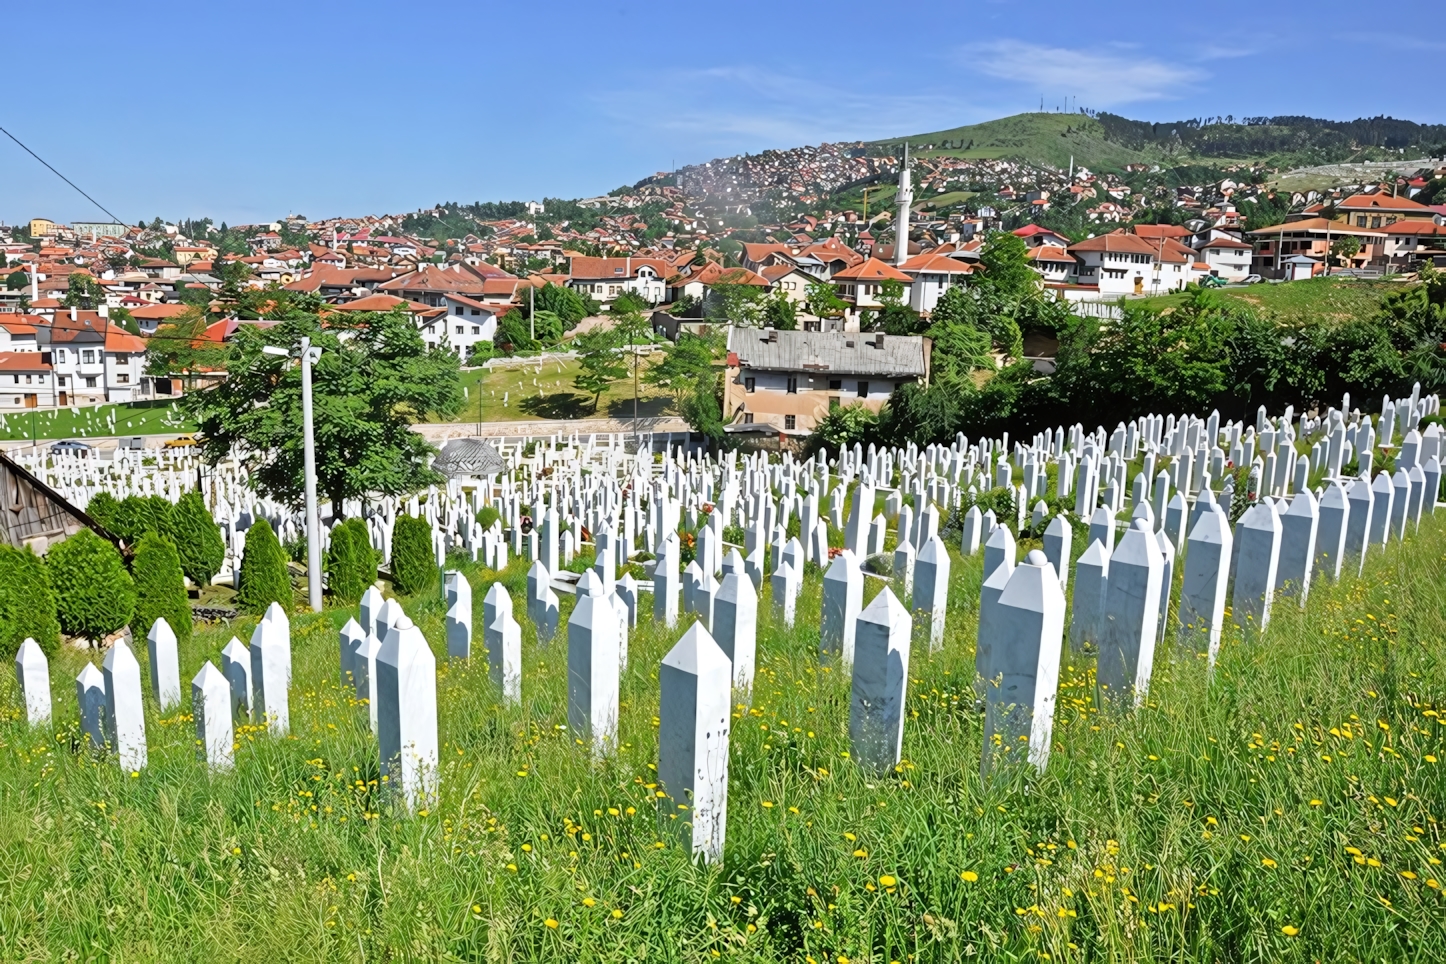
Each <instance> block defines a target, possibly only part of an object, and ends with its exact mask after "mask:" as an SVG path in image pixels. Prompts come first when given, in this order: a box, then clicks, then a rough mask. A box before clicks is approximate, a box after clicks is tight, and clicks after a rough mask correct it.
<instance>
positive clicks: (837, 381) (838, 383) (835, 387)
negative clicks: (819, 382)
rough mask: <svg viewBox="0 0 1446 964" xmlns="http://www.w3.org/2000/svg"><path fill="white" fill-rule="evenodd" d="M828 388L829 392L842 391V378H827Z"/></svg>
mask: <svg viewBox="0 0 1446 964" xmlns="http://www.w3.org/2000/svg"><path fill="white" fill-rule="evenodd" d="M828 388H829V391H831V392H837V391H842V390H843V379H842V378H830V379H829V380H828Z"/></svg>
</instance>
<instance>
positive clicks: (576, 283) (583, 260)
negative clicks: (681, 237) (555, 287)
mask: <svg viewBox="0 0 1446 964" xmlns="http://www.w3.org/2000/svg"><path fill="white" fill-rule="evenodd" d="M568 264H569V267H568V279H567V284H568V287H570V288H572V289H573V290H574V291H578V292H581V293H582V294H585V295H587V296H588V297H590V298H592V299H593V300H594V301H597V302H599V303H600V304H602V306H603V307H604V308H607V307H609V306H611V305H612V303H613V302H614V301H616V300H617V298H618V295H620V294H622V293H623V292H624V291H631V292H632V293H633V294H635V295H637V296H638V297H640V298H642V299H643V300H644V301H646V302H647V303H648V304H650V305H657V304H662V302H663V300H664V299H665V298H666V297H667V295H668V292H667V284H666V283H667V281H668V278H669V276H670V275H672V274H673V273H674V272H673V270H672V268H671V266H670V265H669V264H668V263H667V262H666V261H664V260H663V259H661V258H630V257H625V258H590V257H586V256H584V255H573V256H572V258H571V259H569V262H568Z"/></svg>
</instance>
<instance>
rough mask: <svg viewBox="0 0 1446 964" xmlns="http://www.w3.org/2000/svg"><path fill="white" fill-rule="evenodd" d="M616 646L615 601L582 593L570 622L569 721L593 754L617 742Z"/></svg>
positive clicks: (597, 755) (606, 750)
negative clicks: (613, 607)
mask: <svg viewBox="0 0 1446 964" xmlns="http://www.w3.org/2000/svg"><path fill="white" fill-rule="evenodd" d="M618 646H619V641H618V621H617V616H616V614H615V613H614V612H613V609H612V606H611V604H609V603H608V601H607V600H605V599H596V598H594V597H592V596H579V597H578V599H577V605H576V606H575V607H574V608H573V611H572V618H571V619H569V620H568V622H567V722H568V727H569V728H570V729H571V730H572V732H573V733H574V734H575V735H576V736H577V737H578V738H579V739H581V740H584V741H586V742H587V743H588V744H589V745H590V747H591V752H592V756H593V758H594V759H600V758H602V757H603V756H606V755H607V754H608V753H610V752H611V751H612V750H613V749H614V748H615V747H616V746H617V733H618V683H619V681H618V664H619V656H618Z"/></svg>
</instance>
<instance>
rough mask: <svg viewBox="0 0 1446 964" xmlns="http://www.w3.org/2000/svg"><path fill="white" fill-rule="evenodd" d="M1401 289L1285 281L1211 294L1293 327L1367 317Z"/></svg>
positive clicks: (1169, 301)
mask: <svg viewBox="0 0 1446 964" xmlns="http://www.w3.org/2000/svg"><path fill="white" fill-rule="evenodd" d="M1400 287H1401V283H1400V282H1397V281H1374V280H1364V279H1356V278H1311V279H1309V280H1307V281H1286V282H1282V283H1281V284H1258V285H1250V286H1249V287H1244V288H1223V289H1220V290H1217V291H1215V292H1213V294H1215V295H1216V296H1217V297H1219V298H1221V299H1222V300H1224V301H1226V302H1231V301H1233V302H1238V303H1240V304H1243V305H1248V306H1250V307H1251V308H1254V309H1255V310H1257V311H1259V312H1262V313H1264V314H1268V315H1271V316H1273V317H1275V318H1277V319H1279V320H1280V321H1282V322H1288V323H1291V324H1296V323H1301V322H1306V321H1311V320H1316V319H1324V320H1329V321H1346V320H1348V319H1351V318H1366V317H1369V316H1371V315H1372V314H1374V313H1375V311H1376V309H1377V307H1378V306H1379V305H1380V303H1381V299H1382V298H1384V297H1385V296H1386V295H1387V294H1388V293H1389V292H1392V291H1397V290H1399V289H1400ZM1189 297H1190V296H1189V295H1188V294H1185V293H1183V292H1177V293H1175V294H1169V295H1160V296H1158V297H1154V298H1143V299H1140V301H1141V303H1143V304H1147V305H1152V306H1155V307H1160V308H1169V307H1172V306H1174V305H1177V304H1180V303H1181V302H1183V301H1185V300H1186V299H1187V298H1189Z"/></svg>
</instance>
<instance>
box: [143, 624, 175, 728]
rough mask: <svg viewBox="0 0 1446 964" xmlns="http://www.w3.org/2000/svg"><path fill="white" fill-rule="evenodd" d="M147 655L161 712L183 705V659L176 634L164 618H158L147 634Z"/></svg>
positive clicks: (152, 684)
mask: <svg viewBox="0 0 1446 964" xmlns="http://www.w3.org/2000/svg"><path fill="white" fill-rule="evenodd" d="M146 655H147V657H148V658H149V660H150V664H151V692H152V693H154V694H155V697H156V705H157V706H159V707H160V709H161V712H162V713H164V712H166V711H167V710H170V709H173V708H174V707H177V706H180V705H181V659H180V655H179V654H178V653H177V651H176V634H175V631H174V630H172V629H171V624H170V623H168V622H166V620H165V618H164V617H158V618H157V619H156V621H155V622H154V623H152V624H151V629H150V632H148V633H146Z"/></svg>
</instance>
